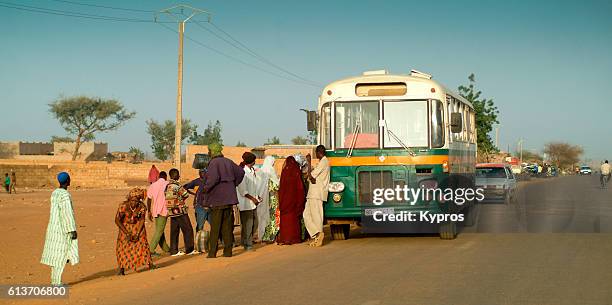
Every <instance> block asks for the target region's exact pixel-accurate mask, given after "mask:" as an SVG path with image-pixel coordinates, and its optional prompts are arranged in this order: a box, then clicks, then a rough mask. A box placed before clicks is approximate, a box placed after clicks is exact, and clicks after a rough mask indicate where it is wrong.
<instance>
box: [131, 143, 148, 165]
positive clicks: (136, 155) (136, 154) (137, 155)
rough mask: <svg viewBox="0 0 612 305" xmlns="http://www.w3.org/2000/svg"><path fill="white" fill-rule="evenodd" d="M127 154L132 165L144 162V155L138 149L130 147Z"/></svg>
mask: <svg viewBox="0 0 612 305" xmlns="http://www.w3.org/2000/svg"><path fill="white" fill-rule="evenodd" d="M128 153H129V154H130V156H131V157H132V161H133V162H134V163H138V162H142V160H144V156H145V154H144V152H143V151H142V150H140V148H136V147H133V146H132V147H130V150H129V151H128Z"/></svg>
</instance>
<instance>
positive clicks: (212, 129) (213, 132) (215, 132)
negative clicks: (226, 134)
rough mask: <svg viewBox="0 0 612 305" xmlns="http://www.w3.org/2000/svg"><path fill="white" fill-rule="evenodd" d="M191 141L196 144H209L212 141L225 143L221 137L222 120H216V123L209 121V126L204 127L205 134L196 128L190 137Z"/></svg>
mask: <svg viewBox="0 0 612 305" xmlns="http://www.w3.org/2000/svg"><path fill="white" fill-rule="evenodd" d="M189 142H190V143H191V144H196V145H208V144H211V143H219V144H223V139H222V138H221V122H219V120H217V121H215V123H214V124H213V123H212V122H208V127H206V129H204V134H201V135H200V134H198V132H197V131H196V129H194V130H193V133H192V134H191V136H190V137H189Z"/></svg>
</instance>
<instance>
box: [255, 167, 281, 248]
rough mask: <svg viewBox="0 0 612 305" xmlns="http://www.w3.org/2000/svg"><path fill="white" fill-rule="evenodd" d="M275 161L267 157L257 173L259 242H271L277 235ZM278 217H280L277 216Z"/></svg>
mask: <svg viewBox="0 0 612 305" xmlns="http://www.w3.org/2000/svg"><path fill="white" fill-rule="evenodd" d="M275 161H276V159H275V158H274V157H273V156H267V157H266V158H265V159H264V162H263V165H262V166H261V168H260V169H259V171H258V172H257V175H258V176H257V177H258V178H259V180H258V183H259V186H258V196H259V197H261V198H262V201H261V202H260V203H259V205H257V236H258V238H259V241H260V242H273V241H274V240H275V239H276V234H277V233H278V225H279V221H278V220H279V219H278V218H277V217H276V214H277V213H276V212H277V211H278V197H277V191H278V184H279V182H280V179H279V178H278V175H277V174H276V171H275V170H274V163H275ZM279 216H280V215H279Z"/></svg>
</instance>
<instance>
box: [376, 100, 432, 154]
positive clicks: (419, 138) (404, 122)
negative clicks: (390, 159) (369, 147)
mask: <svg viewBox="0 0 612 305" xmlns="http://www.w3.org/2000/svg"><path fill="white" fill-rule="evenodd" d="M383 108H384V115H385V116H384V119H385V126H386V128H387V131H386V132H385V136H384V147H385V148H392V147H402V146H403V145H406V146H408V147H427V146H428V142H427V128H428V125H429V119H428V118H427V101H385V103H384V105H383ZM393 135H395V137H397V139H396V138H395V137H394V136H393ZM398 140H399V141H398Z"/></svg>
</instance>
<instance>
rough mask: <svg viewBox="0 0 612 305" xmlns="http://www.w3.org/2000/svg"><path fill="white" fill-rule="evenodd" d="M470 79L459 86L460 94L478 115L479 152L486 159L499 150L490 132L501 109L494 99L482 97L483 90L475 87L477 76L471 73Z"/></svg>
mask: <svg viewBox="0 0 612 305" xmlns="http://www.w3.org/2000/svg"><path fill="white" fill-rule="evenodd" d="M468 79H469V81H470V83H469V85H467V87H466V86H463V85H462V86H459V94H460V95H461V96H463V97H464V98H465V99H467V100H468V101H469V102H470V103H472V105H473V106H474V113H475V115H476V130H477V134H478V139H477V143H478V153H479V154H482V156H484V157H485V159H488V156H489V155H490V154H492V153H496V152H498V151H499V149H498V148H497V147H495V145H494V144H493V141H492V140H491V136H490V135H489V133H490V132H491V131H492V130H493V125H494V124H498V123H499V121H497V115H498V114H499V110H498V109H497V107H496V106H495V104H494V103H493V99H486V98H481V97H480V95H481V93H482V92H481V91H480V90H477V89H476V87H475V83H476V80H475V76H474V74H473V73H472V74H470V76H468Z"/></svg>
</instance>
